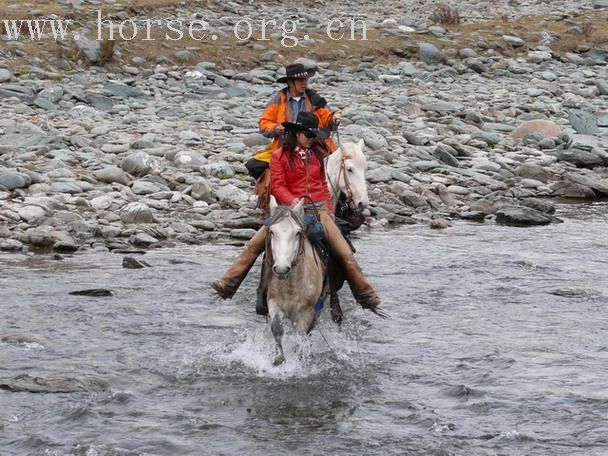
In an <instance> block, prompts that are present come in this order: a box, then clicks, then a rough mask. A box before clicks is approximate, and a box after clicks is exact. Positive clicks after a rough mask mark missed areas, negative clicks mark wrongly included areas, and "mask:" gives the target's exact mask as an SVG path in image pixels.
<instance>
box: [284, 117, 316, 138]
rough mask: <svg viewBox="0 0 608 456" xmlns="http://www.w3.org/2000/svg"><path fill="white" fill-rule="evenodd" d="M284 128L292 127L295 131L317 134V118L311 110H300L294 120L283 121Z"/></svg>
mask: <svg viewBox="0 0 608 456" xmlns="http://www.w3.org/2000/svg"><path fill="white" fill-rule="evenodd" d="M283 126H284V127H285V128H292V129H294V130H296V131H307V132H309V133H312V134H314V135H315V136H316V135H318V134H319V118H318V117H317V116H316V114H313V113H312V112H306V111H300V112H299V113H298V116H297V117H296V121H295V122H283Z"/></svg>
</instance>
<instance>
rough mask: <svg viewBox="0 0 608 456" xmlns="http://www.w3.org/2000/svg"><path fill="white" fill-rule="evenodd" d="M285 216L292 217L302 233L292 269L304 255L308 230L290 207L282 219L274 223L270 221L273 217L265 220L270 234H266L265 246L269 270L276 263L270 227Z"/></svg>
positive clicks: (299, 235) (265, 259)
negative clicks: (292, 212)
mask: <svg viewBox="0 0 608 456" xmlns="http://www.w3.org/2000/svg"><path fill="white" fill-rule="evenodd" d="M284 217H290V218H291V219H292V220H293V221H294V222H296V224H297V225H298V226H299V227H300V233H298V248H297V253H296V256H295V258H294V259H293V260H292V262H291V268H292V269H293V268H294V267H295V266H296V265H297V264H298V262H299V261H300V258H302V256H303V255H304V236H306V233H305V231H306V230H305V229H304V227H303V226H302V225H301V224H300V223H299V222H298V220H297V219H296V218H294V217H293V216H292V214H291V209H289V212H286V213H285V214H284V215H283V216H282V217H281V218H280V219H277V220H274V221H273V222H272V223H270V220H271V219H272V217H271V218H270V219H266V221H264V224H265V225H266V226H267V229H268V236H266V246H265V248H266V257H265V258H264V261H265V262H266V266H268V269H267V271H271V270H272V266H273V264H274V257H273V254H272V243H271V239H270V238H271V237H270V227H271V226H272V225H274V224H275V223H278V222H280V221H281V220H282V219H283V218H284Z"/></svg>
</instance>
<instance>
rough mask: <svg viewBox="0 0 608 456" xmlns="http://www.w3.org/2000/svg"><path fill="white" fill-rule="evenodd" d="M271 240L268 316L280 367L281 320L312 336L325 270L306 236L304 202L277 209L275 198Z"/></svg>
mask: <svg viewBox="0 0 608 456" xmlns="http://www.w3.org/2000/svg"><path fill="white" fill-rule="evenodd" d="M268 236H269V240H270V241H269V243H268V244H267V247H266V255H267V260H266V261H268V262H269V264H268V266H269V268H267V269H268V271H269V272H268V273H269V274H270V278H269V280H268V314H269V317H270V322H271V323H270V327H271V330H272V334H273V336H274V339H275V342H276V351H275V357H274V361H273V364H274V365H275V366H278V365H279V364H281V363H283V362H284V361H285V354H284V353H283V345H282V339H283V324H282V322H281V320H282V319H284V318H288V319H289V320H290V321H291V322H292V324H293V326H294V328H295V330H296V331H297V332H298V333H300V334H307V333H309V332H310V331H311V330H312V329H313V327H314V325H315V323H316V315H317V314H316V313H315V305H316V303H317V301H318V300H319V298H320V297H321V294H322V292H323V273H324V271H323V269H324V266H323V261H322V260H321V258H320V257H319V255H318V253H317V252H316V251H315V249H314V248H313V247H312V244H311V243H310V241H309V240H308V237H307V235H306V232H305V226H304V200H303V199H301V200H300V202H299V203H298V204H296V205H295V206H293V207H290V206H277V203H276V201H275V199H274V197H271V199H270V220H269V222H268Z"/></svg>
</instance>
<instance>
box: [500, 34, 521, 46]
mask: <svg viewBox="0 0 608 456" xmlns="http://www.w3.org/2000/svg"><path fill="white" fill-rule="evenodd" d="M502 39H503V40H504V41H506V42H507V43H509V44H510V45H511V46H513V47H522V46H523V45H524V40H522V39H521V38H519V37H517V36H513V35H503V36H502Z"/></svg>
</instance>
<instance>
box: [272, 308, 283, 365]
mask: <svg viewBox="0 0 608 456" xmlns="http://www.w3.org/2000/svg"><path fill="white" fill-rule="evenodd" d="M269 304H270V305H269V313H270V329H271V330H272V335H273V336H274V341H275V344H276V348H275V353H274V360H273V361H272V364H273V365H275V366H278V365H280V364H283V363H284V362H285V354H284V353H283V333H284V331H283V324H282V323H281V318H282V316H283V315H282V312H281V311H280V310H278V309H277V306H276V304H274V302H273V303H269Z"/></svg>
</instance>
